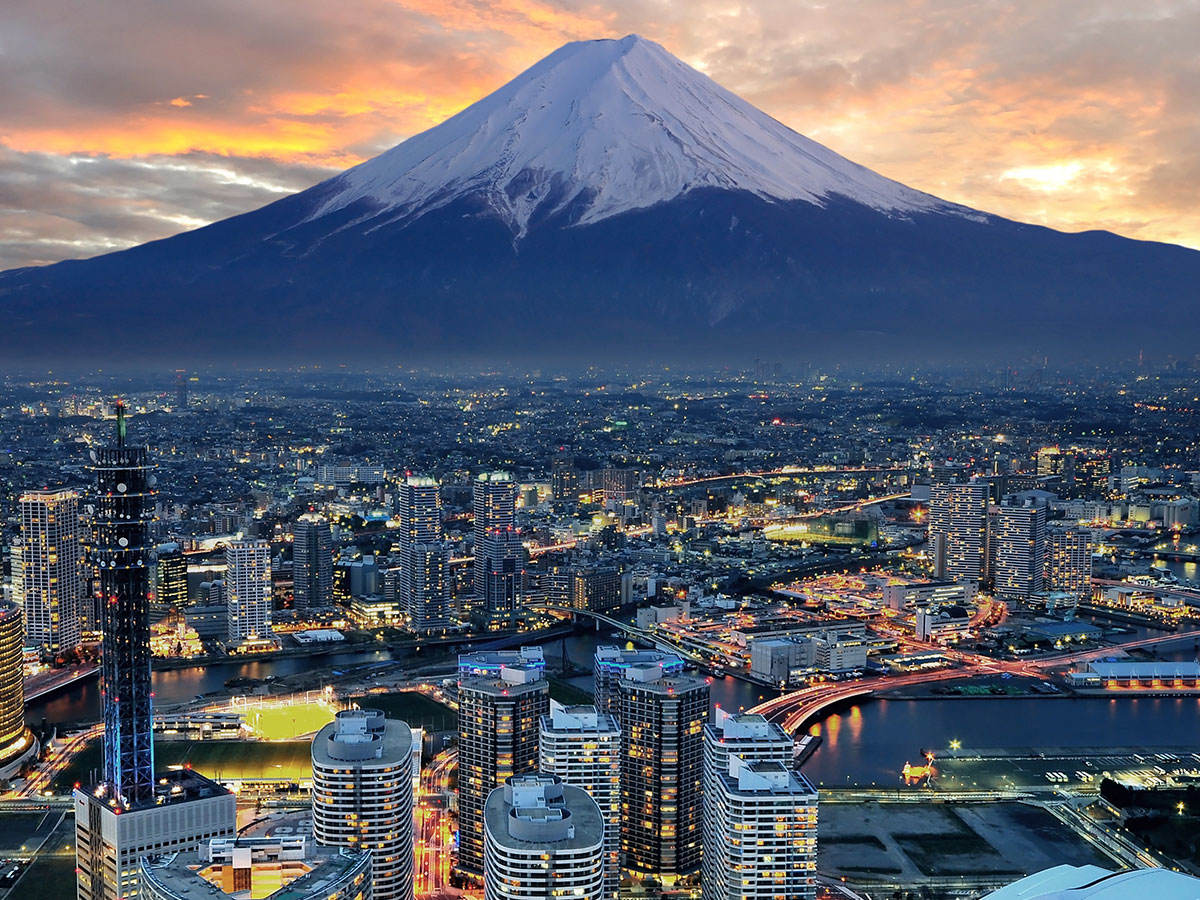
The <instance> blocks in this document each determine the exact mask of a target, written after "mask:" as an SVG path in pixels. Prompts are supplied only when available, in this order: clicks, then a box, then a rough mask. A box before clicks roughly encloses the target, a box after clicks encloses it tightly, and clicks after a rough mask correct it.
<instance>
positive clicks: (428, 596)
mask: <svg viewBox="0 0 1200 900" xmlns="http://www.w3.org/2000/svg"><path fill="white" fill-rule="evenodd" d="M399 518H400V538H399V545H400V546H399V550H400V578H399V582H398V589H399V590H398V593H399V597H398V600H399V603H400V606H401V607H402V608H403V609H404V612H405V616H406V617H407V619H408V622H409V625H410V626H411V627H412V629H413V630H414V631H418V632H430V631H442V630H444V629H446V628H447V627H449V625H450V588H451V576H450V547H449V545H448V544H446V543H445V541H444V534H443V531H442V493H441V488H440V487H439V486H438V483H437V481H435V480H434V479H432V478H425V477H420V476H415V475H410V476H408V477H407V478H406V479H405V480H404V482H403V483H402V484H401V485H400V516H399Z"/></svg>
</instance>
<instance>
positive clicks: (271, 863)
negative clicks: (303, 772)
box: [141, 837, 370, 900]
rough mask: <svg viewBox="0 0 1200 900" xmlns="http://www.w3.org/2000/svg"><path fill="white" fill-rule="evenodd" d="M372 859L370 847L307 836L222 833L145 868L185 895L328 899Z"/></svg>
mask: <svg viewBox="0 0 1200 900" xmlns="http://www.w3.org/2000/svg"><path fill="white" fill-rule="evenodd" d="M369 859H370V857H369V855H368V854H367V853H366V851H362V850H352V849H349V848H340V847H323V846H320V845H319V844H317V843H316V842H315V841H313V840H311V839H308V838H305V837H286V838H274V837H252V838H219V839H216V840H213V841H211V842H209V843H207V844H203V845H201V846H200V847H199V848H197V849H196V850H192V851H190V852H186V853H182V852H181V853H170V854H164V855H162V856H154V857H148V858H146V859H145V860H143V861H142V864H141V871H142V878H143V879H149V880H151V881H153V882H154V883H155V884H156V885H157V886H158V887H159V888H161V889H162V893H166V894H169V895H170V896H173V897H178V898H181V900H210V898H211V900H222V898H226V897H233V898H237V900H303V898H313V900H317V898H320V900H324V898H326V897H329V896H330V895H331V894H332V893H333V892H335V891H336V890H337V887H338V885H339V884H340V883H341V882H343V881H345V880H346V879H348V878H350V877H352V876H353V875H354V874H355V873H356V872H359V871H367V872H369V870H370V865H369ZM235 868H236V869H248V870H249V878H250V881H249V883H250V887H249V889H245V888H240V889H234V888H233V879H232V871H231V870H232V869H235ZM226 887H228V888H229V889H228V890H226Z"/></svg>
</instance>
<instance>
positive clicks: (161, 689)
mask: <svg viewBox="0 0 1200 900" xmlns="http://www.w3.org/2000/svg"><path fill="white" fill-rule="evenodd" d="M611 643H623V642H621V641H619V640H618V639H616V638H614V637H613V636H612V635H610V634H603V633H602V634H597V633H593V632H582V633H577V634H575V635H573V636H571V637H570V638H568V639H566V640H565V641H563V640H555V641H550V642H548V643H546V644H545V645H544V650H545V653H546V657H547V660H548V662H550V664H551V667H552V668H557V667H558V665H559V664H560V663H561V661H562V657H563V655H564V649H565V656H566V660H567V663H568V664H569V665H570V666H571V667H573V670H574V671H575V672H577V673H578V672H580V670H585V669H588V670H590V667H591V661H592V657H593V655H594V653H595V649H596V647H597V645H600V644H611ZM1180 652H1181V653H1182V654H1184V655H1187V654H1188V653H1190V650H1187V649H1185V650H1183V651H1180ZM1172 655H1174V654H1172ZM392 658H393V654H392V653H391V651H388V650H373V651H365V652H356V653H342V654H332V655H329V656H324V657H321V658H320V660H319V665H320V667H321V668H323V669H328V670H333V671H338V672H341V671H344V670H346V669H349V668H352V667H355V666H364V665H369V664H371V663H375V662H382V661H386V660H389V659H392ZM314 662H315V661H314V660H312V659H307V658H304V657H289V658H281V659H271V660H259V661H249V662H229V663H220V664H216V665H209V666H205V667H196V668H190V669H176V670H172V671H164V672H155V673H154V679H153V683H154V691H155V698H156V702H157V703H158V704H159V705H160V706H165V705H170V704H174V703H180V702H186V701H188V700H191V699H192V698H194V697H195V696H196V695H198V694H205V693H209V692H213V691H221V690H223V689H224V688H225V682H226V681H227V680H229V679H232V678H239V677H244V678H266V677H268V676H271V675H275V676H279V677H283V676H287V675H292V674H296V673H298V672H303V671H306V670H309V669H311V668H312V667H313V664H314ZM569 681H570V682H571V683H572V684H574V685H576V686H578V687H580V688H583V689H584V690H588V691H590V690H591V686H592V678H591V675H590V674H576V675H574V676H572V677H571V678H570V679H569ZM711 694H712V702H713V705H714V706H721V707H722V708H724V709H726V710H730V711H735V710H739V709H743V708H746V707H749V706H753V705H754V704H756V703H759V702H761V700H763V699H768V698H770V697H773V696H775V695H776V692H775V691H772V690H771V689H769V688H764V687H761V686H759V685H754V684H750V683H748V682H745V681H741V680H740V679H736V678H733V677H732V676H725V677H720V678H718V677H714V678H712V679H711ZM1198 713H1200V698H1187V699H1185V698H1152V697H1142V698H1134V697H1121V698H1080V699H1065V698H1061V697H1058V698H1054V697H1051V698H1041V697H1038V698H1034V697H1020V698H991V697H985V698H973V699H938V698H930V699H920V700H869V701H865V702H862V703H859V704H856V705H855V706H853V707H851V708H849V709H847V710H842V711H840V712H838V713H837V714H835V715H833V716H829V717H827V718H826V719H825V720H823V721H822V722H821V723H819V725H817V726H815V727H814V728H813V729H812V730H813V731H814V732H817V731H818V730H819V733H820V734H821V736H822V738H823V744H822V746H821V748H820V749H819V750H818V751H817V753H816V754H815V755H814V756H813V757H812V758H811V759H810V760H809V761H808V762H807V763H806V765H805V772H806V773H807V774H808V775H809V777H810V778H811V779H812V780H813V781H814V782H824V783H826V784H842V785H845V784H847V783H852V784H871V783H873V782H874V783H878V784H894V783H896V782H897V780H898V778H899V771H900V769H901V767H902V766H903V765H904V763H905V762H906V761H913V760H916V759H917V758H918V757H919V755H920V751H921V749H922V748H926V747H928V748H932V749H935V750H937V749H941V748H945V747H948V746H949V742H950V741H951V740H960V741H962V742H963V746H964V747H971V746H978V747H997V746H1004V747H1011V748H1018V747H1079V746H1106V745H1118V746H1128V745H1130V744H1138V745H1142V746H1145V747H1147V748H1153V747H1169V746H1180V745H1188V744H1190V745H1194V746H1200V715H1198ZM99 714H100V695H99V685H98V683H97V681H96V680H95V679H92V680H90V681H87V682H85V683H83V684H79V685H76V686H74V687H72V688H71V689H69V690H65V691H63V692H61V693H59V694H57V695H55V696H54V697H52V698H49V699H47V700H44V701H39V702H37V703H32V704H30V705H29V706H28V708H27V710H26V718H27V720H28V721H29V722H30V723H32V724H35V725H36V724H38V723H39V722H40V721H41V719H42V717H43V716H45V717H46V719H47V721H49V722H51V723H65V722H73V721H94V720H96V719H97V718H99Z"/></svg>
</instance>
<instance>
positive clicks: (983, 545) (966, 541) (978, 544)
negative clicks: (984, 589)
mask: <svg viewBox="0 0 1200 900" xmlns="http://www.w3.org/2000/svg"><path fill="white" fill-rule="evenodd" d="M987 514H988V485H987V482H983V481H971V482H968V483H967V484H955V483H952V482H941V483H935V484H934V485H933V487H932V489H931V493H930V502H929V539H930V543H931V544H935V545H937V546H938V552H939V553H940V555H941V559H942V560H943V561H944V562H943V565H944V570H943V571H935V572H934V577H936V578H948V579H951V580H959V579H969V580H971V581H976V582H979V581H983V580H985V579H986V578H987V523H988V515H987Z"/></svg>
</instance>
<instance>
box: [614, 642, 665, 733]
mask: <svg viewBox="0 0 1200 900" xmlns="http://www.w3.org/2000/svg"><path fill="white" fill-rule="evenodd" d="M647 664H652V665H657V666H659V667H660V668H661V669H662V672H663V674H664V675H680V674H682V673H683V660H682V659H680V658H679V657H678V656H674V655H673V654H670V653H663V652H662V651H660V650H625V649H622V648H621V647H615V646H611V645H605V646H601V647H597V648H596V655H595V659H594V661H593V664H592V699H593V700H594V701H595V703H596V710H597V711H598V712H601V713H608V714H609V715H612V716H615V717H616V718H617V721H618V722H620V720H621V702H620V696H619V694H618V693H617V685H619V684H620V683H621V676H622V674H623V673H624V672H625V670H626V669H628V668H629V667H630V666H639V665H647Z"/></svg>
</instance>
